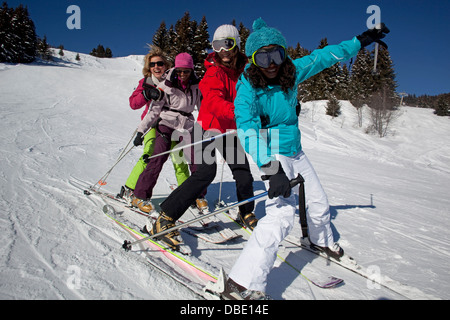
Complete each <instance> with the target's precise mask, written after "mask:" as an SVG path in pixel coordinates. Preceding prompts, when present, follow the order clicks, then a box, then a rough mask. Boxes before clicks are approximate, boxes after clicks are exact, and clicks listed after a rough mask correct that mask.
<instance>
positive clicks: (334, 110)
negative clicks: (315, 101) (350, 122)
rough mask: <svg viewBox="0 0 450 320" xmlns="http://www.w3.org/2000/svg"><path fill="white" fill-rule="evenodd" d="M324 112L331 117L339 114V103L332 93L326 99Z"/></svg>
mask: <svg viewBox="0 0 450 320" xmlns="http://www.w3.org/2000/svg"><path fill="white" fill-rule="evenodd" d="M326 113H327V115H329V116H332V117H333V118H335V117H337V116H339V115H340V114H341V105H340V103H339V100H338V99H337V98H336V97H335V96H334V95H333V94H330V97H329V99H328V102H327V112H326Z"/></svg>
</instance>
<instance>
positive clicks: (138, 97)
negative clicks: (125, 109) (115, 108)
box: [130, 77, 153, 120]
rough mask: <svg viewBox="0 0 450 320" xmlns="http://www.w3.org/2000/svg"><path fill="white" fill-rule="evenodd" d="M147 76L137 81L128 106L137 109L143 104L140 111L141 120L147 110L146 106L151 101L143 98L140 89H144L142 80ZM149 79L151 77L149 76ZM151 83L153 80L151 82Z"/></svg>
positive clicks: (147, 106)
mask: <svg viewBox="0 0 450 320" xmlns="http://www.w3.org/2000/svg"><path fill="white" fill-rule="evenodd" d="M146 79H147V78H143V79H141V80H140V81H139V85H138V86H137V88H136V89H135V90H134V92H133V93H132V94H131V96H130V107H131V109H133V110H138V109H140V108H142V107H143V106H145V110H144V112H142V115H141V120H142V119H144V117H145V115H146V114H147V112H148V108H149V106H150V103H151V101H147V100H146V99H145V98H144V95H143V94H142V91H144V81H146ZM149 79H150V81H151V77H150V78H149ZM152 83H153V82H152Z"/></svg>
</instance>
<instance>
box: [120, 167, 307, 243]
mask: <svg viewBox="0 0 450 320" xmlns="http://www.w3.org/2000/svg"><path fill="white" fill-rule="evenodd" d="M302 180H303V178H302V176H301V175H298V176H297V178H294V179H292V180H291V181H290V186H291V188H293V187H295V186H296V185H297V184H299V183H301V181H302ZM268 193H269V192H268V191H264V192H262V193H260V194H257V195H256V196H253V197H251V198H248V199H246V200H242V201H239V202H236V203H235V204H232V205H229V206H227V207H223V208H220V209H218V210H215V211H214V212H211V213H208V214H206V215H204V216H201V217H198V218H195V219H192V220H189V221H187V222H185V223H182V224H179V225H178V226H175V227H172V228H169V229H167V230H164V231H161V232H158V233H155V234H154V235H150V236H148V237H145V238H142V239H139V240H136V241H134V242H131V241H127V240H125V241H124V242H123V245H122V248H124V249H125V251H129V250H131V248H132V246H133V245H135V244H138V243H141V242H145V241H147V240H150V239H154V238H157V237H160V236H162V235H165V234H167V233H170V232H172V231H175V230H178V229H181V228H184V227H186V226H188V225H190V224H193V223H195V222H197V221H200V220H203V219H206V218H209V217H212V216H215V215H217V214H219V213H222V212H225V211H227V210H230V209H233V208H236V207H239V206H241V205H244V204H246V203H249V202H252V201H255V200H256V199H259V198H262V197H265V196H267V195H268Z"/></svg>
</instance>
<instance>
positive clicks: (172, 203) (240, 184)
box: [161, 134, 255, 220]
mask: <svg viewBox="0 0 450 320" xmlns="http://www.w3.org/2000/svg"><path fill="white" fill-rule="evenodd" d="M204 138H205V137H204ZM216 150H217V151H218V152H220V154H221V155H222V157H223V158H224V159H225V161H226V162H227V164H228V166H229V168H230V169H231V172H232V174H233V179H234V180H235V182H236V195H237V200H238V201H242V200H245V199H248V198H251V197H253V176H252V174H251V171H250V165H249V162H248V159H247V156H246V154H245V151H244V149H243V148H242V146H241V143H240V142H239V139H238V137H237V135H236V134H230V135H226V136H224V137H221V138H217V139H215V140H213V141H208V142H204V143H202V144H201V145H198V146H197V147H196V148H194V152H195V157H194V159H195V164H196V171H195V172H193V173H192V174H191V176H190V177H189V178H188V179H187V180H186V181H184V182H183V183H182V184H181V185H180V186H179V187H178V188H177V189H175V190H174V191H173V192H172V193H171V194H170V195H169V197H167V199H166V200H164V202H162V203H161V209H162V211H163V212H164V213H165V214H166V215H168V216H169V217H171V218H173V219H174V220H178V219H179V218H180V217H181V216H182V215H183V214H184V212H185V211H186V210H187V209H188V208H189V206H190V205H191V204H193V203H194V202H195V200H196V199H197V198H199V197H200V196H201V194H202V192H203V191H204V190H206V188H207V187H208V186H209V185H210V184H211V182H212V181H213V180H214V178H215V177H216V173H217V163H216ZM254 208H255V203H254V201H252V202H249V203H246V204H244V205H242V206H240V207H239V211H240V213H241V214H242V215H245V214H247V213H250V212H252V211H253V210H254Z"/></svg>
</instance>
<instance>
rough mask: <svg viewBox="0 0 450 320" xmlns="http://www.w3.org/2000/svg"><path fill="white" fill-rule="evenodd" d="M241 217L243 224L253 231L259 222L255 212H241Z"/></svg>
mask: <svg viewBox="0 0 450 320" xmlns="http://www.w3.org/2000/svg"><path fill="white" fill-rule="evenodd" d="M239 218H240V220H241V222H242V224H243V225H244V226H246V227H247V228H249V229H250V230H252V231H253V230H254V229H255V228H256V225H257V224H258V219H257V218H256V217H255V214H254V213H253V212H250V213H241V212H239Z"/></svg>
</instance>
